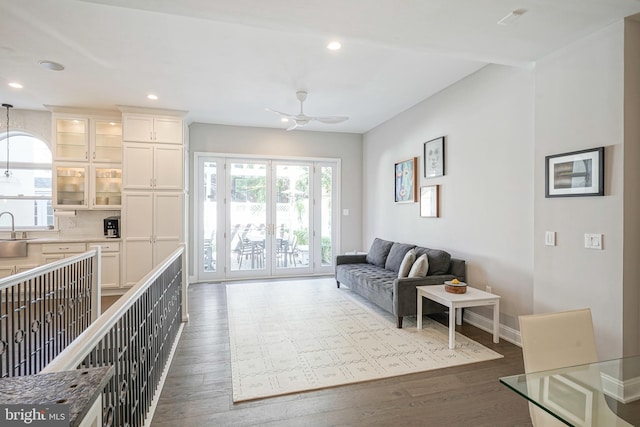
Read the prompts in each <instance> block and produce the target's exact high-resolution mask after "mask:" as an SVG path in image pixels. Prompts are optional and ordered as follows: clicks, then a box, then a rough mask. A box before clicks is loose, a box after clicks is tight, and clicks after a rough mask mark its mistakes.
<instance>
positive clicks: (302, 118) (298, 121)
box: [267, 90, 349, 130]
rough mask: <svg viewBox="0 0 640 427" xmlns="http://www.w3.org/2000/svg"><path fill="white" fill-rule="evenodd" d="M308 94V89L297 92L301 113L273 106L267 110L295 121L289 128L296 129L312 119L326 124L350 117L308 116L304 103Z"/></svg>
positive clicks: (339, 121) (340, 121)
mask: <svg viewBox="0 0 640 427" xmlns="http://www.w3.org/2000/svg"><path fill="white" fill-rule="evenodd" d="M307 95H308V94H307V91H305V90H299V91H297V92H296V98H298V101H300V113H298V114H288V113H283V112H281V111H276V110H272V109H271V108H267V111H271V112H272V113H276V114H278V115H280V116H282V117H283V118H286V119H288V120H291V121H292V122H293V125H291V126H289V127H288V128H287V130H294V129H297V128H300V127H304V126H306V125H308V124H309V123H310V122H312V121H317V122H320V123H325V124H335V123H342V122H344V121H345V120H348V119H349V117H347V116H307V115H306V114H304V110H303V104H304V101H305V100H306V99H307Z"/></svg>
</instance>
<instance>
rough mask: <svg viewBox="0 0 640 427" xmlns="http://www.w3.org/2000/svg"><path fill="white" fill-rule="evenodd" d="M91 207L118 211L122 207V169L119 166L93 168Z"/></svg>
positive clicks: (93, 166)
mask: <svg viewBox="0 0 640 427" xmlns="http://www.w3.org/2000/svg"><path fill="white" fill-rule="evenodd" d="M91 192H92V194H91V197H89V199H90V201H91V207H93V208H95V209H118V208H120V207H121V205H122V168H121V167H120V165H117V164H112V165H109V164H104V165H97V164H94V165H92V166H91Z"/></svg>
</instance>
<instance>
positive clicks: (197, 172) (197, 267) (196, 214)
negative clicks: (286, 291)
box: [191, 152, 341, 282]
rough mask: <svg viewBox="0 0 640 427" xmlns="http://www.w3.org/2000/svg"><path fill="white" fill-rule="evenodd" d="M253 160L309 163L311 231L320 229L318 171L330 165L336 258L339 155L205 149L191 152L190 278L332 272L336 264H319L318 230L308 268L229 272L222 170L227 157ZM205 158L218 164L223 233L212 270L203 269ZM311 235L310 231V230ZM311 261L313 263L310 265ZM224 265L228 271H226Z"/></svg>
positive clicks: (226, 194) (283, 275)
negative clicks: (276, 153) (209, 150)
mask: <svg viewBox="0 0 640 427" xmlns="http://www.w3.org/2000/svg"><path fill="white" fill-rule="evenodd" d="M231 159H233V160H247V161H251V160H256V161H269V162H271V161H273V162H274V163H278V162H282V163H286V162H289V163H295V162H302V163H307V162H311V163H312V164H313V166H312V167H313V168H314V169H315V172H314V173H313V174H312V176H313V183H310V186H312V187H313V188H315V189H316V190H315V191H314V194H312V197H313V198H314V206H315V208H314V212H313V214H312V215H311V218H312V221H313V222H312V224H313V228H314V230H321V223H320V221H321V215H320V201H319V198H320V191H321V185H320V179H321V174H320V173H319V168H320V167H322V166H331V167H333V182H332V184H333V185H332V210H331V215H332V219H331V221H332V222H331V242H332V252H333V253H332V255H333V257H332V258H333V259H334V260H335V255H336V254H339V253H340V230H341V223H340V219H341V215H340V212H341V194H340V188H341V185H340V182H341V160H340V159H338V158H317V157H287V156H264V155H242V154H230V153H207V152H194V153H193V165H194V168H193V169H194V171H193V176H194V185H193V188H194V190H195V191H194V193H195V197H193V231H192V232H193V233H194V234H195V238H194V239H191V241H192V242H193V243H192V248H191V251H192V252H191V253H192V254H193V259H194V262H193V263H192V264H193V269H194V274H193V278H194V281H195V282H205V281H221V280H233V279H244V278H251V277H256V278H257V277H285V276H289V275H326V274H332V273H333V271H334V268H335V265H333V263H331V265H328V266H322V264H321V256H322V254H321V250H320V238H321V233H320V232H319V231H318V232H316V233H315V234H317V236H316V237H317V238H316V239H315V240H314V247H315V248H316V249H317V250H314V251H312V253H313V255H312V256H313V259H310V263H309V265H310V268H309V269H308V270H306V269H305V270H299V269H289V270H291V271H288V270H284V269H278V273H277V274H275V273H276V272H275V270H274V271H271V270H269V269H267V270H261V271H260V272H261V275H253V274H251V275H242V274H235V273H238V272H234V274H229V273H230V272H229V271H228V270H229V268H228V267H229V265H230V264H229V262H230V257H231V254H230V253H228V251H227V249H226V237H227V236H226V232H227V231H228V230H229V229H230V227H229V226H228V224H227V222H228V221H229V218H228V217H229V213H228V212H229V208H228V203H226V202H227V201H228V200H221V196H220V195H222V194H224V197H225V198H228V193H229V191H230V190H229V189H227V183H226V178H227V173H226V171H225V169H224V165H225V164H226V162H228V161H229V160H231ZM205 161H215V162H217V165H218V170H217V181H216V186H217V188H216V195H217V202H218V209H217V218H218V220H217V223H218V224H217V229H220V228H221V222H222V221H223V222H222V224H223V227H224V230H225V232H224V233H221V232H217V233H216V248H219V249H218V250H217V263H216V270H215V271H209V272H205V271H204V256H203V255H204V254H203V250H204V233H203V230H202V224H203V218H202V215H203V206H204V200H205V197H206V195H205V194H204V186H203V182H202V179H204V177H203V176H202V173H201V171H202V168H201V165H203V164H204V162H205ZM221 202H223V203H224V215H223V216H224V218H223V219H221V218H220V215H221V209H222V208H221V207H220V203H221ZM310 234H311V233H310ZM312 262H313V264H312ZM225 268H226V270H227V271H225Z"/></svg>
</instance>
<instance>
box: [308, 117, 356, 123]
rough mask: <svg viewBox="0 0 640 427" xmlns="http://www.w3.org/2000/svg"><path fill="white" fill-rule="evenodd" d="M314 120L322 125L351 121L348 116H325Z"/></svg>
mask: <svg viewBox="0 0 640 427" xmlns="http://www.w3.org/2000/svg"><path fill="white" fill-rule="evenodd" d="M313 120H317V121H319V122H320V123H328V124H333V123H342V122H344V121H346V120H349V117H347V116H323V117H313Z"/></svg>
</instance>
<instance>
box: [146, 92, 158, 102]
mask: <svg viewBox="0 0 640 427" xmlns="http://www.w3.org/2000/svg"><path fill="white" fill-rule="evenodd" d="M147 98H149V99H151V100H153V101H155V100H157V99H158V95H154V94H152V93H150V94H149V95H147Z"/></svg>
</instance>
